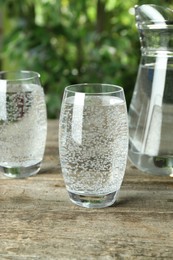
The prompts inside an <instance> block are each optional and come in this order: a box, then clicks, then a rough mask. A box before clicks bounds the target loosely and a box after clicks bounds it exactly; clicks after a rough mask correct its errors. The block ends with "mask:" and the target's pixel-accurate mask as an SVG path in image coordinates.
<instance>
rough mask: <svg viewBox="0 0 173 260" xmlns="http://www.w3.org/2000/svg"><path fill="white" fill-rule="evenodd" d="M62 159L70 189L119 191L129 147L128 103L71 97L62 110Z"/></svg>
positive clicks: (84, 192) (91, 192)
mask: <svg viewBox="0 0 173 260" xmlns="http://www.w3.org/2000/svg"><path fill="white" fill-rule="evenodd" d="M59 140H60V159H61V166H62V172H63V176H64V178H65V180H66V185H67V190H68V191H69V192H72V193H74V194H80V195H95V194H96V195H97V196H98V195H99V194H100V195H104V194H108V193H112V192H115V191H118V190H119V188H120V185H121V182H122V179H123V176H124V171H125V166H126V154H127V149H128V126H127V113H126V105H125V102H124V101H123V100H122V99H120V98H117V97H111V96H104V97H103V96H97V95H93V96H92V95H91V96H87V97H85V102H84V104H82V103H81V104H80V103H78V104H75V102H74V97H68V98H67V99H66V102H64V104H63V107H62V109H61V117H60V138H59Z"/></svg>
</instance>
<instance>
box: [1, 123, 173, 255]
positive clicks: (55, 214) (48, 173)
mask: <svg viewBox="0 0 173 260" xmlns="http://www.w3.org/2000/svg"><path fill="white" fill-rule="evenodd" d="M57 136H58V123H57V122H56V121H49V124H48V138H47V145H46V151H45V157H44V161H43V165H42V169H41V171H40V173H39V174H37V176H35V177H31V178H28V179H25V180H13V179H5V178H4V177H3V176H1V178H0V259H12V260H18V259H19V260H20V259H22V260H23V259H34V260H35V259H45V260H46V259H60V260H61V259H81V260H83V259H86V260H88V259H103V260H110V259H141V260H143V259H144V260H145V259H173V178H168V177H153V176H150V175H147V174H144V173H142V172H139V170H137V169H136V168H135V167H134V166H132V165H130V164H129V163H128V166H127V169H126V174H125V178H124V181H123V185H122V188H121V191H120V194H119V199H118V203H117V204H116V206H115V205H114V206H111V207H108V208H103V209H86V208H82V207H79V206H76V205H74V204H72V203H71V202H70V200H69V197H68V195H67V192H66V189H65V186H64V182H63V178H62V175H61V170H60V165H59V157H58V140H57V139H58V137H57Z"/></svg>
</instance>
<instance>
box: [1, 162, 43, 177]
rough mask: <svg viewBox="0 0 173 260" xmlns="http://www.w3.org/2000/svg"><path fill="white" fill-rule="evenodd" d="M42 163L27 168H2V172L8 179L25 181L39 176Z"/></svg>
mask: <svg viewBox="0 0 173 260" xmlns="http://www.w3.org/2000/svg"><path fill="white" fill-rule="evenodd" d="M40 166H41V162H39V163H37V164H35V165H31V166H27V167H7V166H0V171H1V172H3V173H4V175H5V176H6V177H9V178H14V179H24V178H28V177H30V176H33V175H35V174H37V173H38V172H39V170H40Z"/></svg>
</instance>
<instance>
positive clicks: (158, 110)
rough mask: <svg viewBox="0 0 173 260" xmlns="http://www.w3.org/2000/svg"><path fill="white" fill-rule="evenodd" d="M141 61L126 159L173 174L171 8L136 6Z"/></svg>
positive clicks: (150, 170) (145, 168)
mask: <svg viewBox="0 0 173 260" xmlns="http://www.w3.org/2000/svg"><path fill="white" fill-rule="evenodd" d="M135 16H136V22H137V28H138V31H139V36H140V43H141V61H140V65H139V69H138V74H137V80H136V85H135V88H134V92H133V96H132V100H131V104H130V108H129V135H130V139H129V159H130V160H131V162H132V163H133V164H134V165H135V166H136V167H137V168H138V169H140V170H142V171H144V172H148V173H151V174H154V175H165V176H171V177H173V11H172V10H171V9H169V8H164V7H161V6H157V5H148V4H146V5H141V6H136V7H135Z"/></svg>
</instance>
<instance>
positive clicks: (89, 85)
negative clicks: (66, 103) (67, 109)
mask: <svg viewBox="0 0 173 260" xmlns="http://www.w3.org/2000/svg"><path fill="white" fill-rule="evenodd" d="M80 86H81V87H87V86H88V87H92V86H93V87H101V86H103V87H104V86H105V87H106V86H107V87H112V88H114V89H115V90H113V91H102V92H101V91H100V92H98V91H95V92H93V93H90V92H87V91H86V92H82V91H78V90H73V89H71V88H75V87H80ZM65 91H68V92H70V93H84V94H87V95H95V94H97V95H103V94H107V95H108V94H113V93H120V92H124V89H123V87H121V86H119V85H114V84H108V83H78V84H72V85H69V86H67V87H65Z"/></svg>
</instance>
